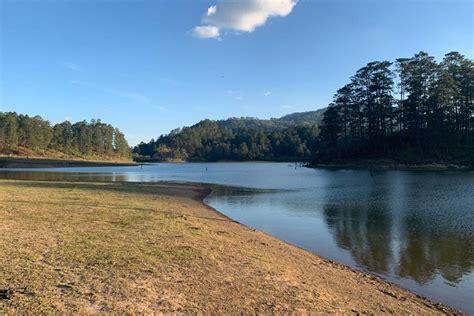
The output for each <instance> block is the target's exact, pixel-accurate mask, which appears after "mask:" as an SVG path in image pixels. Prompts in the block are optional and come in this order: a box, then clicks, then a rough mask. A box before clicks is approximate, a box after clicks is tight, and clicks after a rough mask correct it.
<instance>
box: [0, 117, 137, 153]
mask: <svg viewBox="0 0 474 316" xmlns="http://www.w3.org/2000/svg"><path fill="white" fill-rule="evenodd" d="M0 154H1V155H13V156H41V157H48V158H81V159H93V160H129V159H130V158H131V152H130V147H129V145H128V143H127V141H126V139H125V136H124V135H123V134H122V133H121V132H120V130H119V129H118V128H115V127H113V126H111V125H110V124H106V123H103V122H101V121H100V120H91V121H90V122H86V121H81V122H77V123H74V124H72V123H70V122H69V121H65V122H62V123H58V124H55V125H51V123H50V122H49V121H47V120H44V119H43V118H42V117H40V116H34V117H30V116H28V115H22V114H17V113H15V112H7V113H3V112H0Z"/></svg>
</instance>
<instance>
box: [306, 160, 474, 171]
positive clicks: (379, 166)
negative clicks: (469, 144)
mask: <svg viewBox="0 0 474 316" xmlns="http://www.w3.org/2000/svg"><path fill="white" fill-rule="evenodd" d="M307 167H308V168H314V169H318V168H320V169H354V170H370V171H472V170H474V167H472V166H468V165H460V164H449V163H426V164H403V163H398V162H370V161H364V162H354V163H334V164H308V165H307Z"/></svg>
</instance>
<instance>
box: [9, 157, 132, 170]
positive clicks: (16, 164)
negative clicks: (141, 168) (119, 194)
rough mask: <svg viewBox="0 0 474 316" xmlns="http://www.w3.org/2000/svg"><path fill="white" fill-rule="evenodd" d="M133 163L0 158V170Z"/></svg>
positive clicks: (125, 163)
mask: <svg viewBox="0 0 474 316" xmlns="http://www.w3.org/2000/svg"><path fill="white" fill-rule="evenodd" d="M136 165H137V164H136V163H134V162H123V161H118V162H114V161H111V162H108V161H91V160H72V159H48V158H26V157H0V168H65V167H117V166H136Z"/></svg>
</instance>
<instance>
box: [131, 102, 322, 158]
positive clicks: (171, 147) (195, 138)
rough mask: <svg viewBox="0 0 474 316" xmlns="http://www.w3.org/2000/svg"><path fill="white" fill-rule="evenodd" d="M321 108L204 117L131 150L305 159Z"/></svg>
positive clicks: (151, 154)
mask: <svg viewBox="0 0 474 316" xmlns="http://www.w3.org/2000/svg"><path fill="white" fill-rule="evenodd" d="M324 110H325V109H321V110H318V111H311V112H304V113H295V114H291V115H287V116H284V117H282V118H273V119H269V120H261V119H257V118H248V117H243V118H229V119H227V120H219V121H211V120H204V121H201V122H199V123H197V124H195V125H193V126H191V127H184V128H182V129H176V130H174V131H172V132H171V133H170V134H168V135H163V136H161V137H159V138H158V139H157V140H151V141H150V142H148V143H141V144H139V145H138V146H136V147H135V148H134V150H133V152H134V155H135V157H136V158H137V159H154V160H175V159H177V160H190V161H217V160H274V161H295V160H298V161H307V160H310V159H311V157H312V156H313V154H314V152H315V150H316V147H317V136H318V134H319V129H318V124H319V123H320V121H321V118H322V113H324Z"/></svg>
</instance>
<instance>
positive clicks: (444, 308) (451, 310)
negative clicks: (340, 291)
mask: <svg viewBox="0 0 474 316" xmlns="http://www.w3.org/2000/svg"><path fill="white" fill-rule="evenodd" d="M190 184H191V183H190ZM198 186H201V187H203V188H204V189H207V190H208V192H207V193H205V194H203V195H202V197H200V198H199V199H200V202H201V203H202V204H203V205H204V206H205V207H207V208H209V209H210V210H211V211H212V212H215V213H216V214H217V215H219V216H221V217H223V218H225V219H227V220H230V221H232V222H234V223H236V224H238V225H240V226H243V227H244V228H245V229H248V230H251V231H257V232H259V233H261V234H264V235H266V236H268V237H270V238H274V239H276V240H278V241H279V242H281V243H285V244H287V245H288V246H290V247H294V248H297V249H299V250H301V251H304V252H306V253H309V254H311V255H313V256H315V257H316V258H318V259H319V260H323V261H325V262H327V263H329V264H331V265H332V266H334V267H337V268H339V269H340V268H342V269H346V270H349V271H351V272H353V273H356V274H360V275H363V276H364V277H366V278H370V279H372V280H375V279H376V280H377V281H378V282H381V283H385V284H387V285H389V286H390V287H396V288H398V289H400V290H401V291H406V292H408V293H411V294H413V295H415V296H416V297H417V298H419V299H421V300H425V301H427V302H428V304H432V305H434V306H435V307H436V308H437V309H439V310H440V311H441V312H443V313H447V314H448V313H453V314H456V315H463V314H464V312H463V311H460V310H457V309H455V308H453V307H449V306H447V305H445V304H443V303H441V302H437V301H434V300H432V299H430V298H429V297H426V296H423V295H421V294H418V293H416V292H413V291H411V290H408V289H406V288H404V287H402V286H400V285H398V284H395V283H393V282H390V281H388V280H385V279H384V278H383V277H381V276H378V275H376V274H373V273H370V272H369V271H363V270H359V269H356V268H353V267H350V266H348V265H345V264H343V263H340V262H338V261H335V260H331V259H328V258H326V257H323V256H321V255H319V254H317V253H315V252H312V251H309V250H307V249H305V248H303V247H300V246H298V245H295V244H292V243H290V242H288V241H285V240H283V239H280V238H278V237H275V236H273V235H271V234H269V233H266V232H264V231H262V230H258V229H256V228H252V227H251V226H248V225H246V224H244V223H241V222H239V221H236V220H234V219H233V218H231V217H229V216H227V215H225V214H224V213H222V212H221V211H219V210H218V209H216V208H214V207H212V206H210V205H208V204H207V203H206V202H205V199H206V198H207V197H208V196H209V195H211V194H212V192H213V190H212V188H209V187H205V186H204V185H202V184H198ZM388 295H390V294H388Z"/></svg>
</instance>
